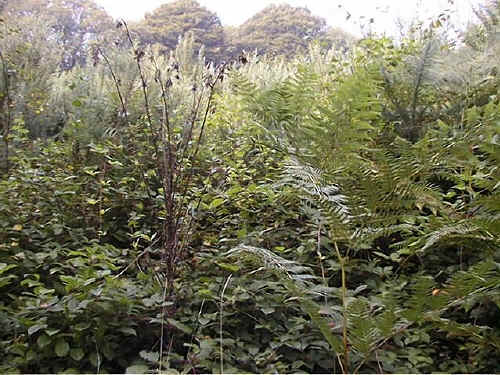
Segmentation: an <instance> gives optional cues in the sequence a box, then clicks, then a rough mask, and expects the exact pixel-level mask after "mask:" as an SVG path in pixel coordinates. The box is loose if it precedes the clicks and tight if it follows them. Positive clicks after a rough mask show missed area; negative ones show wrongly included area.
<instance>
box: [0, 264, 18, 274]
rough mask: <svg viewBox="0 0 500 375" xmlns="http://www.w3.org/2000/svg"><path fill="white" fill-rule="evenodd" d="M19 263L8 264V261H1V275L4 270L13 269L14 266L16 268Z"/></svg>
mask: <svg viewBox="0 0 500 375" xmlns="http://www.w3.org/2000/svg"><path fill="white" fill-rule="evenodd" d="M16 267H17V265H15V264H6V263H0V275H1V274H3V273H4V272H6V271H8V270H10V269H12V268H16Z"/></svg>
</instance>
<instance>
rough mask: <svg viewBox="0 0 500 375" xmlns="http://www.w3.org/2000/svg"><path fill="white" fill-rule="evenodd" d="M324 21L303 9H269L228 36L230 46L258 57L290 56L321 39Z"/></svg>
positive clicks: (256, 15) (286, 7) (284, 7)
mask: <svg viewBox="0 0 500 375" xmlns="http://www.w3.org/2000/svg"><path fill="white" fill-rule="evenodd" d="M325 30H326V20H325V19H324V18H322V17H317V16H314V15H312V14H311V11H309V10H308V9H307V8H301V7H293V6H291V5H288V4H282V5H270V6H268V7H267V8H265V9H263V10H262V11H260V12H259V13H257V14H255V15H254V16H253V17H251V18H250V19H248V20H247V21H246V22H245V23H243V24H242V25H241V26H240V27H238V28H237V30H236V32H235V33H234V34H233V35H232V44H233V45H235V46H238V47H239V48H241V49H246V50H254V49H256V50H257V51H258V52H261V53H271V54H277V55H285V56H292V55H294V54H295V53H297V52H299V51H303V50H304V49H305V48H306V47H307V45H308V44H309V43H310V42H312V41H314V40H316V39H318V38H319V37H321V36H322V35H323V34H324V32H325Z"/></svg>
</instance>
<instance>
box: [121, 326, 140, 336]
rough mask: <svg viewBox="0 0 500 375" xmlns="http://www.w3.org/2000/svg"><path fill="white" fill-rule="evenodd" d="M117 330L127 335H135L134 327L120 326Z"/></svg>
mask: <svg viewBox="0 0 500 375" xmlns="http://www.w3.org/2000/svg"><path fill="white" fill-rule="evenodd" d="M119 331H120V332H121V333H123V334H125V335H127V336H137V332H136V331H135V329H133V328H130V327H126V328H120V329H119Z"/></svg>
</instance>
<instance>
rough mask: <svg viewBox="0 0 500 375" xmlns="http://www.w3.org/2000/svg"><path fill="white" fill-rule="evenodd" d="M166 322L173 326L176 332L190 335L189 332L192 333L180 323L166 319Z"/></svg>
mask: <svg viewBox="0 0 500 375" xmlns="http://www.w3.org/2000/svg"><path fill="white" fill-rule="evenodd" d="M167 322H168V324H170V325H171V326H174V327H175V328H177V329H178V330H180V331H182V332H184V333H187V334H191V332H192V329H191V328H189V327H188V326H187V325H185V324H182V323H181V322H179V321H177V320H175V319H167Z"/></svg>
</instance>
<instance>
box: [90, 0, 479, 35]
mask: <svg viewBox="0 0 500 375" xmlns="http://www.w3.org/2000/svg"><path fill="white" fill-rule="evenodd" d="M169 1H170V0H96V2H97V3H98V4H100V5H101V6H103V7H104V8H105V9H106V11H107V12H108V13H109V14H110V15H111V16H113V17H114V18H124V19H125V20H134V21H135V20H140V19H141V18H142V17H143V15H144V13H145V12H150V11H152V10H154V9H155V8H157V7H158V6H160V5H161V4H164V3H168V2H169ZM485 1H486V0H274V1H273V0H198V2H199V3H200V4H201V5H203V6H205V7H206V8H208V9H210V10H211V11H214V12H216V13H217V14H218V16H219V18H220V19H221V21H222V24H223V25H239V24H241V23H243V22H244V21H245V20H247V19H248V18H250V17H251V16H253V15H254V14H255V13H257V12H258V11H260V10H262V9H263V8H265V7H266V6H268V5H270V4H273V3H275V4H276V3H277V4H281V3H288V4H290V5H293V6H302V7H307V8H308V9H309V10H310V11H311V12H312V13H313V14H314V15H318V16H321V17H323V18H325V19H326V20H327V22H328V24H329V25H330V26H334V27H340V28H342V29H344V30H346V31H349V32H351V33H353V34H356V35H360V34H361V32H360V26H359V25H360V24H361V23H364V24H367V22H366V20H368V19H369V18H374V30H375V31H378V32H386V33H388V34H393V33H395V30H397V27H396V26H395V20H396V19H401V20H403V23H408V22H409V21H410V20H412V19H414V18H415V17H418V18H419V19H422V20H425V19H428V18H429V17H433V16H437V15H438V14H439V13H440V12H441V11H443V10H445V9H450V10H451V12H452V13H453V14H454V15H455V16H454V19H456V20H457V21H456V22H457V24H459V25H461V26H463V25H465V24H466V23H467V21H469V20H471V19H472V18H473V13H472V11H471V9H472V6H475V7H477V6H479V5H480V4H484V3H485ZM450 3H453V4H450ZM339 5H341V6H342V7H341V8H339ZM347 12H349V13H350V14H351V15H352V16H351V17H350V19H349V20H346V17H347ZM363 17H364V18H363Z"/></svg>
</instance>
